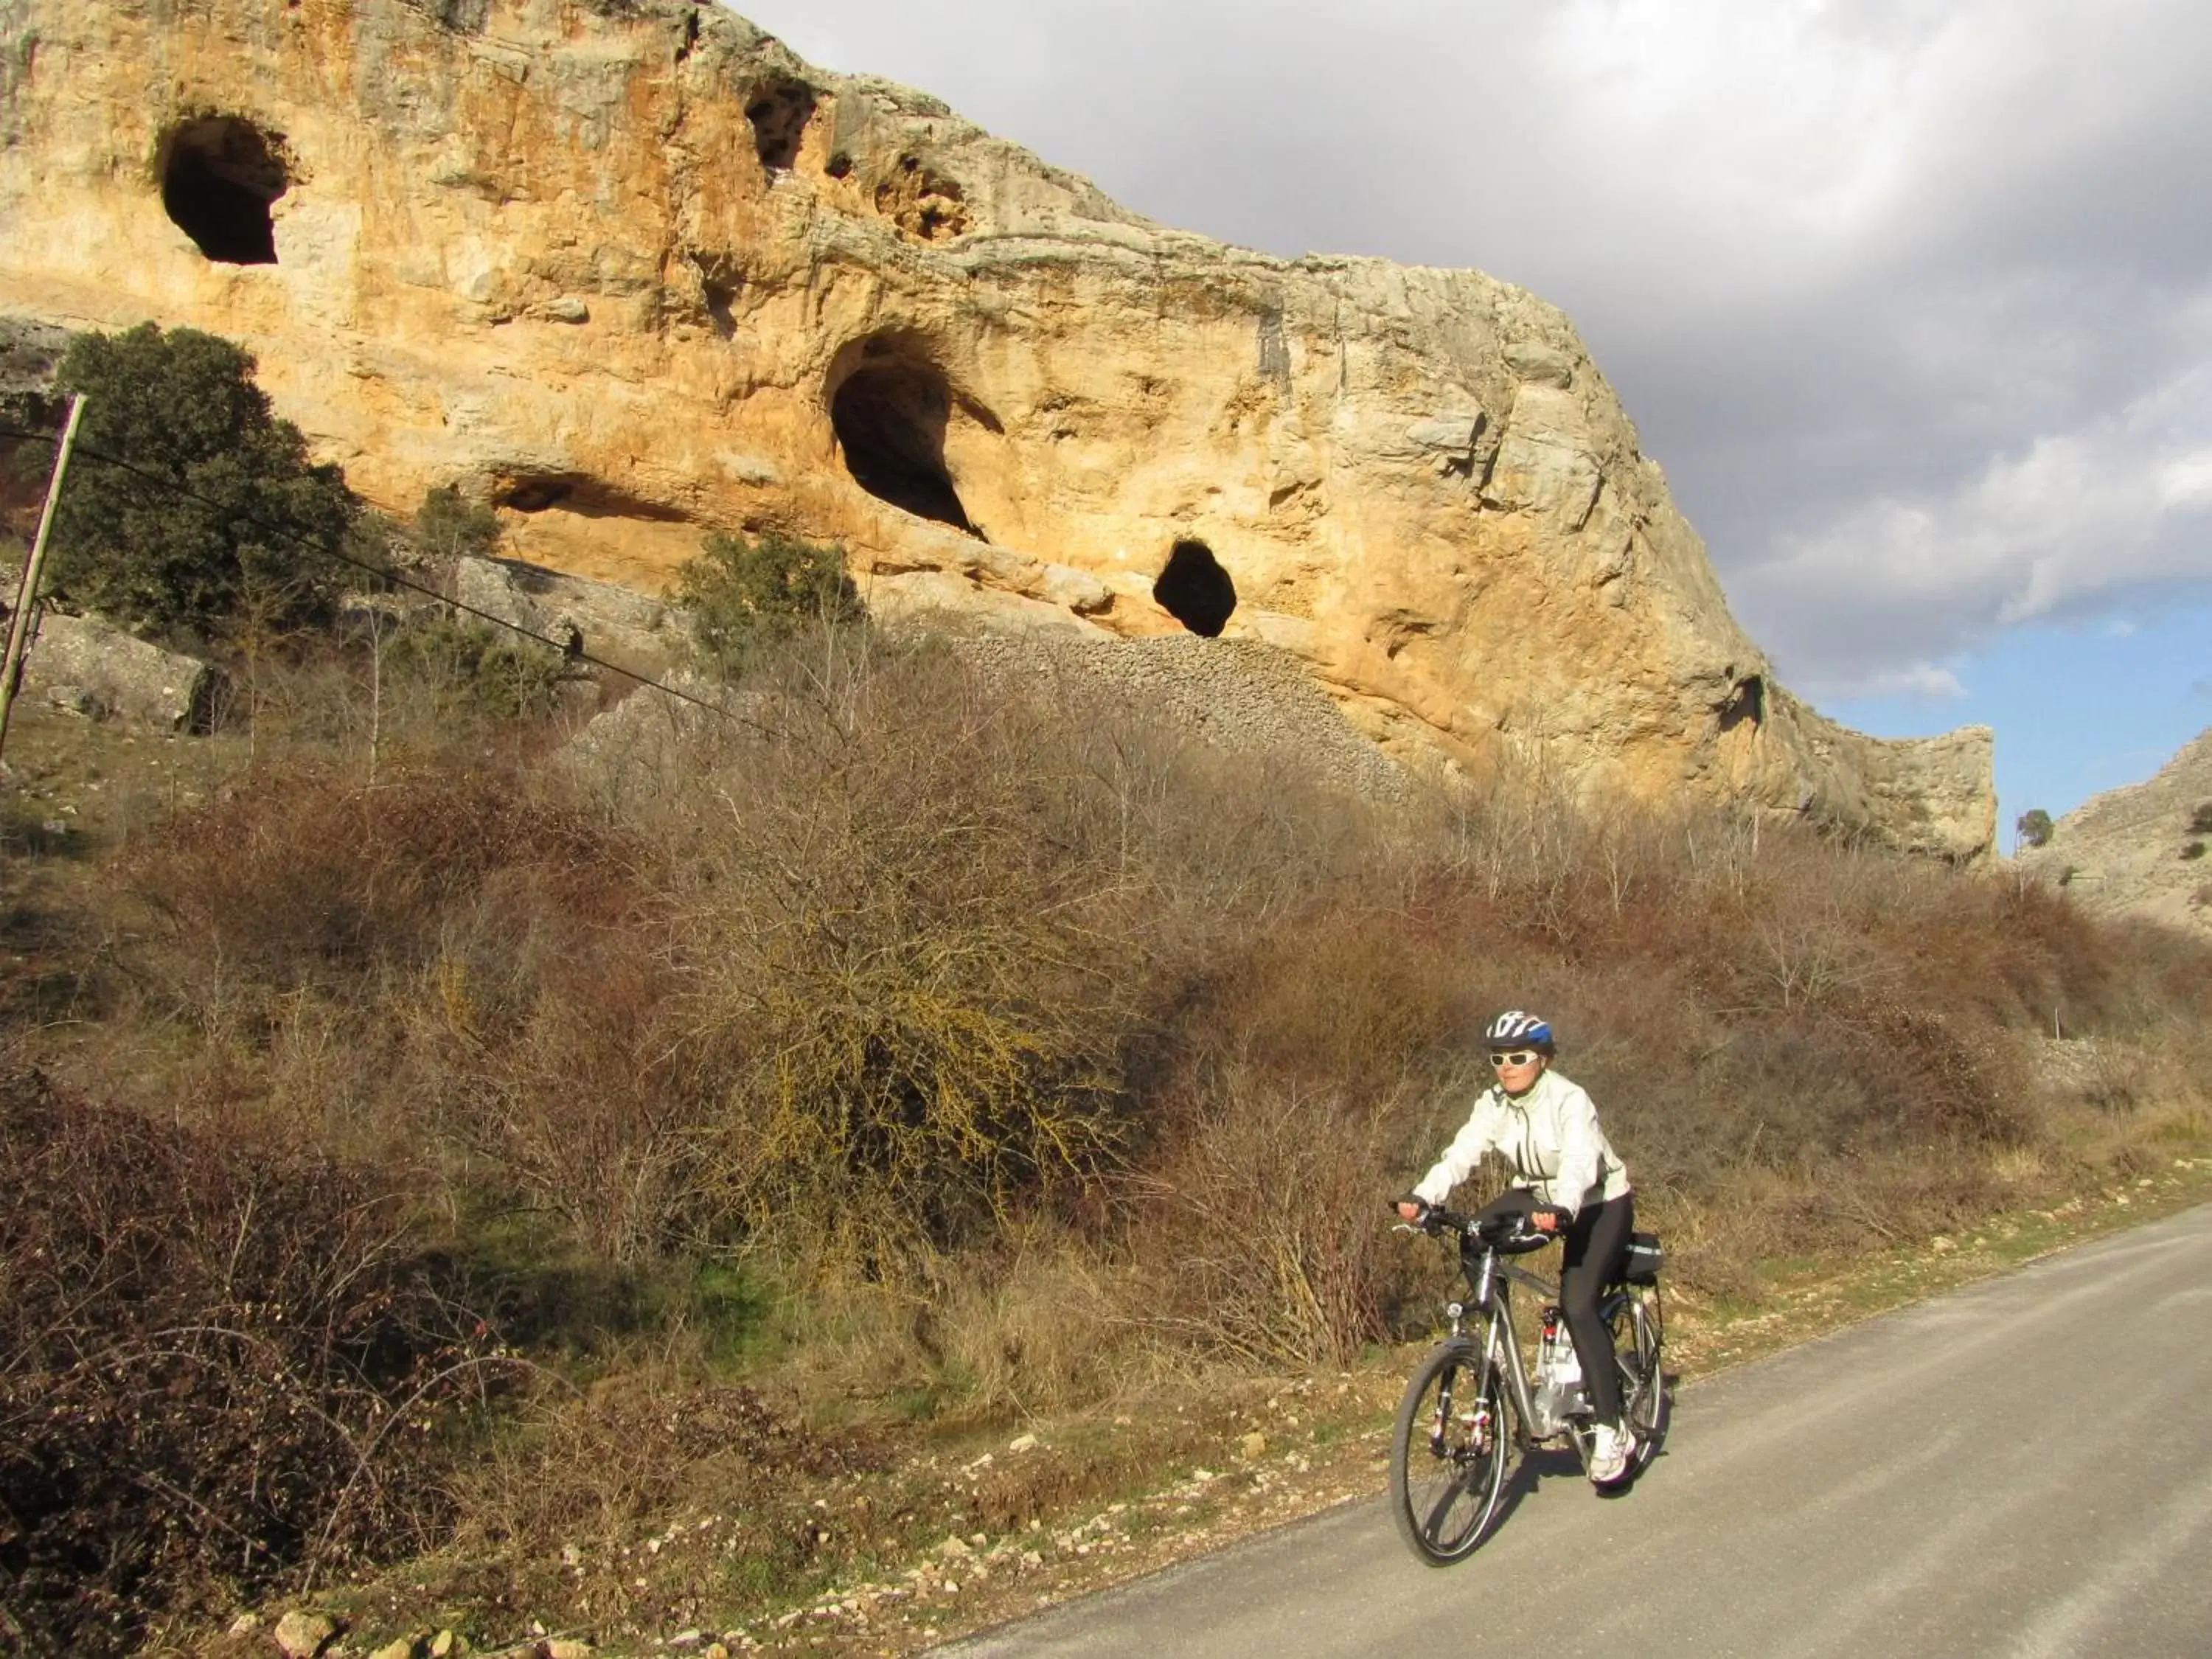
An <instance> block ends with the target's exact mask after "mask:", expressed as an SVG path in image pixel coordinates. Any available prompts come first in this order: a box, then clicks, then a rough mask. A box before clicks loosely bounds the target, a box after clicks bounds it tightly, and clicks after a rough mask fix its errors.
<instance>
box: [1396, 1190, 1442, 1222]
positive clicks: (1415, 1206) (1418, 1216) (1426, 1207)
mask: <svg viewBox="0 0 2212 1659" xmlns="http://www.w3.org/2000/svg"><path fill="white" fill-rule="evenodd" d="M1432 1207H1434V1206H1431V1205H1430V1204H1429V1203H1428V1202H1427V1201H1426V1200H1422V1199H1419V1198H1416V1197H1414V1196H1413V1194H1411V1193H1408V1194H1406V1196H1405V1197H1403V1198H1401V1199H1399V1200H1397V1210H1398V1215H1399V1218H1400V1219H1401V1220H1404V1221H1410V1222H1411V1223H1413V1225H1415V1226H1416V1227H1418V1226H1419V1225H1421V1224H1422V1223H1423V1222H1424V1221H1426V1220H1427V1219H1428V1218H1429V1211H1430V1210H1431V1208H1432Z"/></svg>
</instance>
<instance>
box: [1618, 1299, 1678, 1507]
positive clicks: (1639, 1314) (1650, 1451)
mask: <svg viewBox="0 0 2212 1659" xmlns="http://www.w3.org/2000/svg"><path fill="white" fill-rule="evenodd" d="M1613 1352H1615V1353H1616V1354H1618V1355H1619V1356H1620V1400H1621V1406H1622V1410H1623V1414H1624V1415H1625V1416H1626V1419H1627V1426H1628V1428H1629V1430H1630V1431H1631V1432H1632V1433H1633V1434H1634V1435H1635V1437H1636V1449H1634V1450H1633V1451H1632V1452H1631V1453H1629V1455H1628V1473H1629V1474H1631V1475H1636V1474H1642V1473H1643V1471H1644V1468H1645V1466H1646V1465H1648V1464H1649V1463H1650V1462H1651V1460H1652V1459H1653V1458H1654V1457H1656V1456H1657V1455H1659V1443H1660V1441H1661V1440H1662V1438H1664V1437H1665V1436H1666V1433H1667V1416H1668V1404H1669V1402H1668V1395H1667V1372H1666V1369H1665V1367H1664V1365H1663V1364H1662V1356H1661V1353H1660V1324H1659V1292H1658V1291H1656V1290H1652V1291H1641V1292H1638V1291H1629V1292H1628V1293H1627V1295H1626V1297H1625V1299H1624V1305H1623V1306H1622V1308H1621V1310H1620V1313H1619V1314H1617V1315H1616V1316H1614V1318H1613Z"/></svg>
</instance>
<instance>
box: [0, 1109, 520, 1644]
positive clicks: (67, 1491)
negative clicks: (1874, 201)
mask: <svg viewBox="0 0 2212 1659" xmlns="http://www.w3.org/2000/svg"><path fill="white" fill-rule="evenodd" d="M470 1329H471V1324H470V1322H466V1321H465V1320H464V1319H463V1318H462V1317H461V1316H459V1314H458V1313H457V1312H456V1310H453V1308H451V1307H450V1306H449V1305H448V1304H447V1303H446V1302H445V1301H444V1300H443V1299H442V1297H441V1296H440V1295H439V1293H438V1292H437V1291H436V1289H435V1283H434V1280H433V1279H432V1277H431V1275H430V1273H428V1269H427V1267H426V1264H425V1262H424V1261H423V1259H422V1256H421V1255H420V1254H419V1252H418V1250H417V1249H416V1246H415V1245H414V1244H413V1243H412V1242H411V1240H410V1236H409V1234H408V1232H407V1231H406V1229H405V1227H404V1224H403V1222H402V1220H401V1218H400V1217H399V1215H398V1212H397V1210H396V1208H395V1207H394V1206H392V1204H391V1203H390V1201H389V1200H386V1199H385V1198H384V1197H382V1196H381V1195H380V1193H379V1192H378V1190H377V1188H375V1187H374V1185H373V1184H372V1183H370V1182H368V1181H366V1180H364V1179H363V1177H362V1176H361V1175H359V1174H358V1173H357V1172H355V1171H352V1170H346V1169H344V1168H343V1167H340V1166H338V1165H337V1164H331V1163H329V1162H326V1161H321V1160H316V1159H313V1158H299V1157H296V1156H289V1155H285V1154H283V1153H274V1152H269V1151H266V1150H264V1149H259V1148H254V1147H251V1146H240V1145H236V1144H230V1143H227V1142H225V1141H223V1140H221V1139H216V1138H214V1137H210V1136H206V1135H201V1134H197V1133H191V1132H189V1131H185V1130H181V1129H179V1127H177V1126H175V1125H173V1124H161V1123H155V1122H153V1121H149V1120H147V1119H145V1118H143V1117H141V1116H139V1115H137V1114H134V1113H131V1112H127V1111H120V1110H117V1109H112V1108H108V1107H104V1106H100V1105H97V1104H94V1103H91V1102H88V1101H83V1100H64V1099H63V1098H61V1097H58V1095H56V1094H55V1093H54V1091H52V1088H51V1087H50V1086H48V1085H47V1084H46V1082H45V1080H44V1079H42V1078H40V1076H39V1075H38V1074H36V1073H21V1072H19V1073H14V1074H12V1075H10V1076H9V1077H8V1078H6V1079H4V1080H0V1354H4V1355H5V1356H6V1358H5V1359H4V1361H0V1516H4V1517H5V1519H4V1522H0V1562H4V1565H6V1567H7V1573H6V1576H5V1579H4V1583H5V1585H6V1590H5V1596H6V1611H7V1613H8V1614H9V1617H10V1618H11V1619H12V1620H14V1622H15V1626H16V1627H17V1628H18V1629H19V1630H21V1631H23V1632H30V1633H32V1634H33V1636H34V1638H37V1639H39V1640H40V1641H43V1642H45V1643H47V1644H51V1645H52V1646H54V1647H55V1648H57V1649H58V1650H66V1651H70V1652H121V1651H125V1650H129V1649H130V1648H131V1647H133V1646H134V1645H135V1638H136V1636H137V1634H138V1633H139V1632H142V1631H143V1629H144V1627H145V1624H146V1621H148V1620H154V1619H156V1618H158V1617H160V1616H161V1615H163V1614H164V1613H173V1612H179V1611H183V1610H187V1609H190V1608H192V1607H204V1606H206V1605H209V1604H210V1602H211V1601H212V1602H214V1603H216V1604H218V1605H219V1604H220V1601H222V1599H225V1598H228V1597H229V1596H232V1595H255V1594H259V1593H264V1592H266V1591H267V1590H269V1589H274V1588H276V1587H278V1586H280V1585H283V1584H284V1583H289V1582H291V1581H292V1580H294V1579H295V1578H296V1577H298V1576H299V1575H300V1574H301V1573H302V1572H303V1571H304V1572H310V1573H312V1572H313V1571H316V1570H318V1569H324V1568H329V1567H331V1566H335V1565H341V1564H343V1563H347V1562H350V1561H355V1560H358V1559H368V1558H374V1557H377V1556H380V1555H383V1554H386V1553H391V1552H392V1551H395V1550H400V1549H404V1548H407V1547H418V1546H420V1545H421V1544H422V1543H423V1542H425V1541H428V1539H430V1538H432V1537H434V1536H435V1535H436V1534H437V1532H438V1530H439V1528H440V1527H441V1522H442V1521H443V1520H444V1518H445V1516H446V1515H447V1510H446V1506H445V1504H444V1502H443V1498H442V1496H441V1486H440V1477H441V1474H442V1464H443V1457H442V1453H441V1442H440V1437H439V1434H438V1432H437V1431H438V1428H439V1425H441V1422H442V1421H444V1420H445V1419H447V1415H448V1412H449V1409H450V1407H453V1405H454V1404H455V1403H456V1402H457V1401H459V1399H460V1398H461V1397H463V1396H464V1395H468V1394H469V1393H471V1391H472V1385H473V1384H474V1383H477V1382H479V1381H480V1380H481V1378H480V1373H479V1370H478V1368H477V1366H476V1365H475V1364H472V1362H471V1351H470V1348H469V1341H470V1340H471V1339H470V1336H469V1332H470Z"/></svg>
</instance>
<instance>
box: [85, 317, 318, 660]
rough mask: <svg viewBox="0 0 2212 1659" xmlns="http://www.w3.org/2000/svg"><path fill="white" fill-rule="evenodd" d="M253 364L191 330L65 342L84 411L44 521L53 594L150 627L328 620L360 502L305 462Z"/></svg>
mask: <svg viewBox="0 0 2212 1659" xmlns="http://www.w3.org/2000/svg"><path fill="white" fill-rule="evenodd" d="M253 368H254V362H253V358H252V356H250V355H249V354H248V353H246V351H245V350H243V349H241V348H240V347H238V346H236V345H234V344H233V343H231V342H229V341H228V340H224V339H220V338H218V337H216V336H215V335H212V334H203V333H201V332H199V331H197V330H196V329H189V328H179V329H172V330H171V331H168V332H167V333H166V334H164V333H163V332H162V331H161V329H159V328H157V327H156V326H155V325H153V324H151V323H143V324H141V325H139V326H138V327H137V328H134V329H131V331H128V332H127V333H123V334H113V335H109V334H84V335H80V336H79V337H77V338H76V341H74V342H73V343H71V345H70V349H69V354H68V356H65V357H64V359H63V360H62V367H61V373H60V375H59V377H58V386H59V388H60V390H61V391H63V392H82V393H84V394H85V395H86V397H87V398H88V403H87V404H86V408H85V417H84V425H83V428H82V431H81V433H80V435H79V445H80V447H79V451H78V453H77V456H76V459H75V460H74V461H73V462H72V463H71V465H70V476H69V480H68V483H67V484H66V486H65V487H64V489H63V492H62V500H61V503H60V505H59V507H58V510H57V512H56V515H55V520H54V539H53V559H54V575H55V581H56V584H57V585H58V586H66V587H67V588H68V589H69V590H70V592H72V593H74V594H75V595H76V597H78V598H79V599H82V600H84V601H85V602H86V603H87V604H89V605H94V606H96V607H97V608H98V609H100V610H101V611H106V612H107V613H108V614H109V615H111V616H112V617H116V618H117V619H118V621H121V622H123V623H126V624H128V625H130V626H131V627H134V628H138V629H144V630H149V631H154V630H173V631H185V632H190V633H194V634H202V635H204V634H207V633H210V632H211V631H213V630H215V629H217V628H219V627H220V626H221V625H222V624H223V623H227V622H229V621H230V620H232V619H233V618H234V617H238V616H240V615H241V614H242V613H247V612H250V613H252V615H253V616H254V617H256V618H257V620H258V622H259V623H262V624H264V625H270V624H273V625H276V626H278V627H282V628H285V629H291V628H298V627H301V626H306V625H309V624H313V623H321V622H324V621H326V620H327V619H328V618H329V616H330V614H331V608H332V605H333V602H334V601H335V600H336V599H337V594H338V592H339V591H340V590H341V589H342V587H343V586H344V578H345V570H346V567H345V566H344V564H343V562H340V561H339V560H338V559H337V557H335V556H334V555H336V554H337V552H338V551H339V550H341V549H342V548H343V546H344V544H345V541H346V532H347V531H348V529H349V526H351V525H352V523H353V521H354V519H355V518H356V515H357V514H358V513H359V512H360V511H361V503H360V501H358V499H356V496H355V495H354V494H353V492H352V491H350V490H349V489H347V488H346V483H345V475H344V473H343V472H342V471H340V470H339V469H338V468H337V467H336V466H330V465H323V466H317V465H312V464H310V462H309V461H308V459H307V440H306V439H305V438H304V437H302V436H301V433H300V428H298V427H296V426H295V425H293V424H292V422H289V421H281V420H278V419H276V417H275V416H274V415H272V414H271V413H270V406H269V398H268V396H267V394H266V393H264V392H263V391H262V390H261V389H260V387H258V386H256V385H255V384H254V382H253ZM99 456H106V457H110V458H112V459H113V460H115V461H118V462H121V463H124V464H125V465H105V464H103V463H102V462H101V461H100V459H98V457H99ZM126 466H127V468H128V469H130V470H127V471H126V470H125V468H126Z"/></svg>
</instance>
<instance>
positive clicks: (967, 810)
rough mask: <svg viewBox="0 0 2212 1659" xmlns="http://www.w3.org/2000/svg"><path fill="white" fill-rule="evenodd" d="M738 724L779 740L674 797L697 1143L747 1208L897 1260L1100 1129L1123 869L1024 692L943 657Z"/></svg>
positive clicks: (1071, 1158)
mask: <svg viewBox="0 0 2212 1659" xmlns="http://www.w3.org/2000/svg"><path fill="white" fill-rule="evenodd" d="M759 720H760V722H761V724H762V726H763V727H764V728H766V729H767V730H769V731H772V732H774V733H775V740H774V741H772V742H771V741H768V740H766V739H763V740H761V741H758V742H757V743H755V744H752V745H751V746H750V749H749V750H747V751H746V752H745V753H744V755H743V756H742V757H740V758H737V759H735V760H733V761H732V763H730V764H728V765H726V767H725V769H722V770H721V771H720V772H719V773H718V774H717V775H714V777H713V778H712V779H711V780H710V781H709V782H708V785H707V787H706V789H705V790H704V791H703V792H702V796H701V797H700V798H698V799H695V800H694V801H692V802H691V803H690V804H689V805H690V810H691V811H694V812H696V813H697V814H699V818H698V819H695V820H694V822H695V823H698V822H699V821H700V819H703V820H704V822H703V823H702V824H701V827H700V828H699V829H698V830H697V832H696V836H695V837H694V838H693V839H694V844H695V845H696V848H697V852H696V861H694V862H693V863H692V865H691V866H690V869H689V870H688V871H686V872H684V885H683V887H682V889H681V890H680V893H679V894H678V896H677V897H676V899H675V901H674V902H675V903H676V906H677V908H678V919H679V920H678V925H679V926H680V927H681V928H682V929H683V931H684V940H685V943H684V952H683V954H684V963H685V967H684V1000H685V1009H684V1018H685V1020H686V1021H687V1023H688V1026H689V1030H690V1042H692V1043H693V1044H694V1045H695V1046H696V1049H697V1051H698V1053H699V1054H700V1055H701V1060H700V1062H699V1063H700V1064H702V1066H704V1067H705V1068H706V1069H707V1070H708V1072H709V1073H712V1074H713V1075H714V1076H716V1077H718V1078H720V1079H725V1082H724V1084H723V1085H722V1087H723V1093H722V1097H721V1101H722V1103H721V1108H720V1112H721V1115H720V1124H719V1127H718V1128H717V1130H716V1132H715V1145H716V1149H717V1150H716V1156H717V1158H718V1160H719V1165H720V1170H722V1172H723V1174H724V1176H725V1177H726V1180H727V1182H729V1186H730V1191H731V1194H732V1201H733V1203H734V1204H735V1205H736V1206H737V1207H738V1210H739V1211H740V1212H742V1213H743V1214H744V1216H745V1217H746V1218H748V1220H749V1222H750V1224H751V1225H752V1226H753V1227H754V1228H755V1229H756V1230H759V1229H764V1228H769V1227H773V1226H777V1225H783V1226H790V1225H800V1226H805V1225H809V1224H810V1222H811V1224H812V1225H815V1226H816V1228H817V1231H822V1232H823V1233H824V1234H835V1235H836V1237H839V1238H841V1239H842V1240H843V1241H844V1243H843V1246H842V1250H843V1253H844V1254H846V1255H848V1256H850V1257H852V1258H853V1259H856V1260H862V1261H866V1263H867V1264H868V1265H869V1267H870V1268H871V1270H872V1271H899V1270H900V1257H901V1255H902V1249H903V1241H904V1240H906V1239H907V1238H908V1237H918V1238H921V1239H926V1240H928V1241H932V1242H933V1243H938V1244H945V1243H953V1242H957V1241H960V1240H963V1239H971V1238H975V1237H979V1236H981V1230H987V1228H988V1227H989V1226H991V1225H994V1222H996V1221H1002V1220H1004V1219H1005V1218H1007V1217H1008V1216H1010V1215H1011V1214H1012V1212H1013V1206H1016V1205H1017V1204H1018V1202H1019V1201H1020V1200H1022V1199H1023V1198H1024V1195H1026V1194H1036V1192H1038V1191H1040V1190H1041V1189H1042V1188H1048V1187H1050V1186H1052V1185H1054V1184H1055V1183H1060V1182H1069V1181H1074V1182H1080V1181H1081V1180H1082V1179H1083V1178H1085V1176H1086V1174H1087V1172H1089V1171H1091V1170H1095V1169H1097V1168H1098V1167H1099V1166H1100V1165H1101V1164H1102V1162H1103V1161H1105V1160H1108V1159H1110V1158H1112V1157H1113V1155H1114V1154H1115V1150H1116V1149H1117V1148H1118V1147H1119V1146H1121V1144H1122V1141H1123V1139H1124V1136H1125V1124H1124V1118H1123V1102H1122V1100H1121V1095H1120V1091H1119V1082H1120V1071H1121V1050H1122V1045H1123V1044H1124V1042H1126V1041H1127V1037H1128V1035H1129V1033H1130V1032H1131V1030H1132V1029H1133V1026H1134V1024H1136V1022H1137V1021H1138V1020H1139V1018H1140V1015H1141V1012H1142V1009H1141V1001H1140V999H1141V994H1142V987H1141V982H1140V981H1139V976H1138V975H1135V974H1134V973H1133V971H1132V969H1133V965H1134V964H1133V957H1134V941H1133V937H1132V934H1131V931H1130V920H1129V916H1128V915H1127V906H1126V904H1125V903H1124V902H1122V900H1121V891H1120V889H1121V882H1120V880H1119V878H1118V877H1117V876H1116V874H1115V872H1114V871H1113V870H1111V869H1110V868H1108V867H1106V866H1104V865H1103V861H1102V860H1099V859H1097V858H1096V857H1095V856H1091V857H1086V856H1085V848H1083V847H1082V846H1081V845H1080V842H1079V841H1073V838H1072V837H1071V835H1070V825H1069V824H1068V823H1067V813H1066V806H1067V788H1066V777H1065V775H1060V776H1055V775H1053V774H1052V773H1051V772H1049V771H1045V770H1042V769H1039V768H1038V767H1036V766H1035V765H1034V764H1033V761H1034V760H1035V758H1036V757H1035V755H1034V754H1033V752H1032V751H1030V750H1029V749H1028V747H1027V746H1026V743H1025V739H1027V738H1029V737H1030V736H1031V735H1032V726H1033V722H1032V721H1031V720H1030V719H1029V717H1028V716H1027V714H1026V713H1025V711H1024V710H1023V709H1022V708H1020V707H1019V706H1018V705H1014V706H1011V707H1010V706H1007V705H1004V704H994V703H990V702H986V701H985V700H983V699H982V698H981V696H978V695H977V692H976V690H975V687H974V686H973V685H972V684H970V683H969V682H968V681H967V680H966V679H965V678H964V677H963V676H961V675H960V674H959V673H958V672H957V670H956V669H955V668H954V667H953V666H952V665H949V664H947V663H945V662H943V661H941V660H932V659H908V660H906V661H903V662H899V663H895V664H892V665H889V666H888V667H887V668H884V669H879V670H878V671H873V672H865V673H864V672H861V671H858V670H857V669H856V670H855V671H853V672H851V673H844V672H838V673H833V674H831V675H830V676H829V677H827V678H815V679H811V680H809V679H805V678H794V679H793V680H788V681H787V682H786V683H785V684H783V685H782V686H781V688H780V690H779V691H778V693H777V694H776V696H775V701H774V702H773V703H772V704H770V705H768V706H767V707H765V708H763V709H762V710H761V713H760V715H759Z"/></svg>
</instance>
